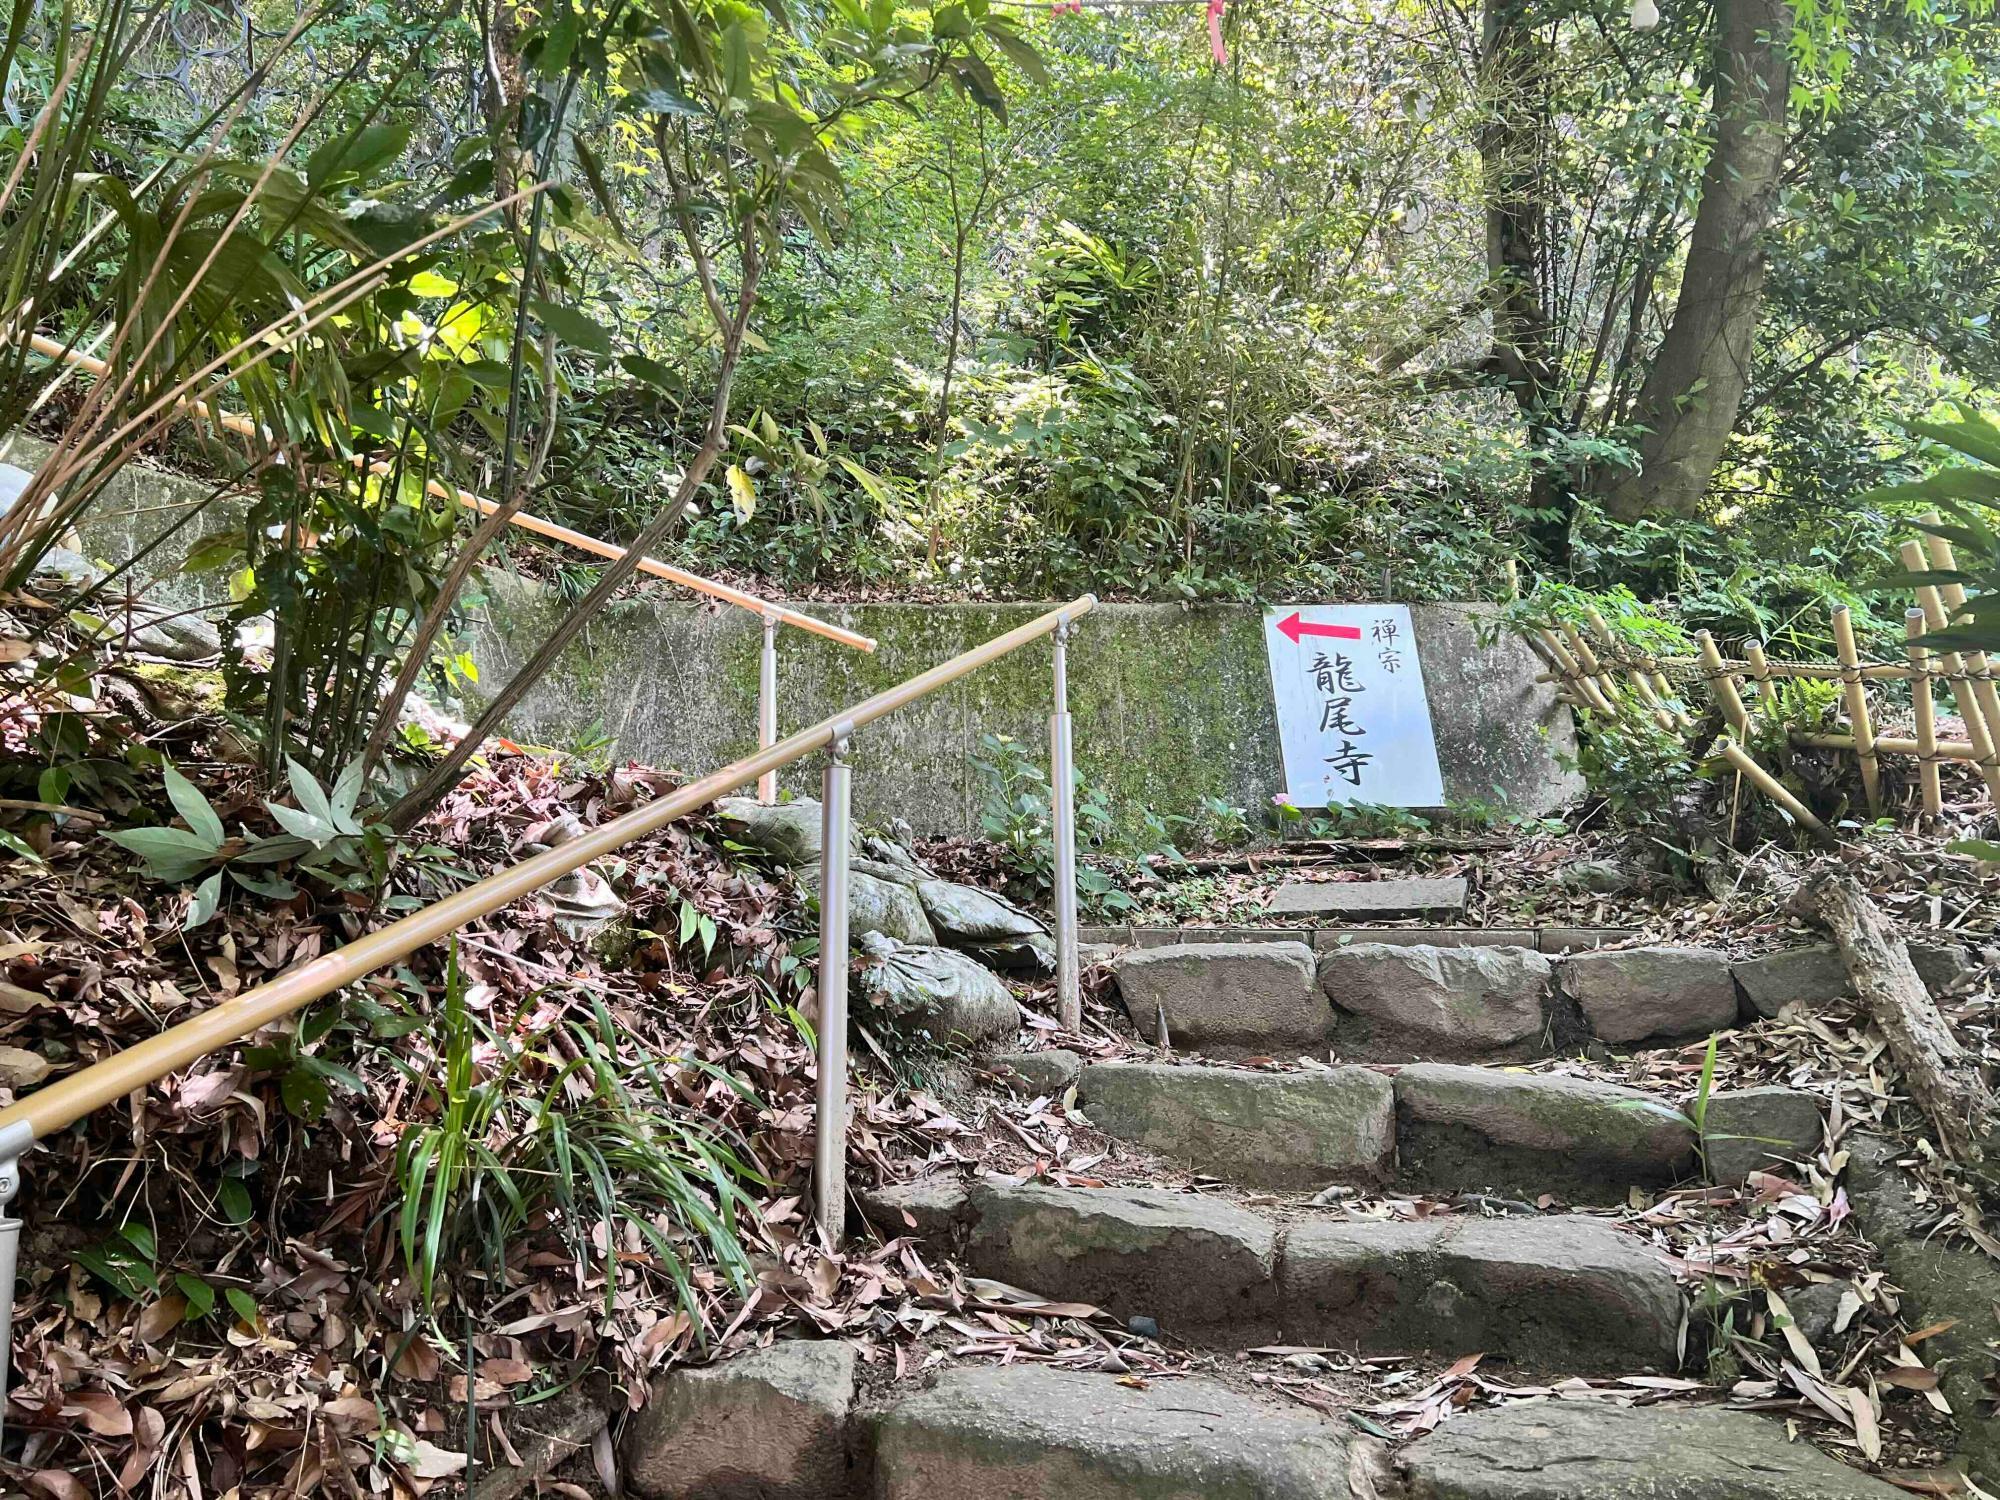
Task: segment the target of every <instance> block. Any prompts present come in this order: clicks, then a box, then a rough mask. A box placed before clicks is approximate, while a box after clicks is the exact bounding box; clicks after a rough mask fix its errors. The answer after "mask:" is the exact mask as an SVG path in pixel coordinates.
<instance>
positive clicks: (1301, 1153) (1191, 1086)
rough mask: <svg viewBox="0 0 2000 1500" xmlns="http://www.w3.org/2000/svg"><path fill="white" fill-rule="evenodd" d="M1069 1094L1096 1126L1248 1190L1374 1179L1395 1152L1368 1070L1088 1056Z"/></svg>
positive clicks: (1390, 1108)
mask: <svg viewBox="0 0 2000 1500" xmlns="http://www.w3.org/2000/svg"><path fill="white" fill-rule="evenodd" d="M1077 1095H1078V1098H1079V1099H1081V1100H1086V1101H1087V1103H1086V1104H1085V1106H1084V1108H1085V1111H1086V1113H1087V1114H1088V1116H1089V1118H1090V1120H1091V1122H1092V1123H1093V1124H1095V1125H1096V1126H1097V1127H1098V1128H1099V1129H1101V1130H1104V1131H1106V1132H1107V1133H1109V1134H1111V1135H1115V1136H1117V1137H1119V1138H1120V1139H1121V1140H1127V1141H1132V1142H1135V1143H1136V1144H1139V1145H1142V1146H1144V1147H1146V1149H1148V1150H1150V1151H1157V1152H1159V1153H1160V1154H1161V1155H1163V1156H1167V1157H1170V1158H1172V1159H1174V1160H1175V1161H1180V1162H1186V1163H1188V1164H1189V1165H1190V1166H1192V1167H1193V1168H1194V1169H1195V1170H1197V1171H1202V1172H1213V1173H1216V1174H1219V1175H1222V1176H1226V1177H1228V1178H1230V1179H1231V1180H1233V1181H1236V1182H1241V1183H1245V1184H1248V1185H1250V1186H1254V1187H1311V1188H1320V1187H1324V1186H1326V1184H1327V1183H1329V1182H1332V1181H1335V1180H1337V1179H1339V1180H1348V1181H1361V1182H1374V1181H1379V1180H1381V1179H1382V1178H1383V1177H1384V1176H1386V1175H1387V1173H1388V1170H1389V1167H1390V1164H1391V1159H1392V1157H1393V1155H1394V1152H1395V1146H1396V1117H1395V1087H1394V1085H1393V1084H1391V1083H1390V1081H1389V1079H1388V1078H1387V1077H1386V1076H1385V1075H1384V1074H1382V1073H1379V1072H1376V1071H1375V1070H1374V1069H1372V1068H1359V1067H1343V1068H1328V1069H1324V1070H1316V1071H1313V1072H1309V1073H1258V1072H1252V1071H1249V1070H1247V1069H1243V1068H1213V1067H1188V1066H1177V1065H1174V1064H1171V1063H1129V1062H1106V1063H1092V1064H1090V1066H1088V1067H1087V1068H1085V1069H1084V1072H1083V1077H1082V1079H1081V1081H1080V1082H1079V1084H1078V1088H1077Z"/></svg>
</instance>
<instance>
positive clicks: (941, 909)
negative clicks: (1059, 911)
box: [917, 880, 1047, 948]
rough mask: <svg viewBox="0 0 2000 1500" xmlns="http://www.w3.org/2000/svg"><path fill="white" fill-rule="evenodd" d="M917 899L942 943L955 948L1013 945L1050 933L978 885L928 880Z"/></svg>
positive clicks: (918, 891)
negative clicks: (982, 945)
mask: <svg viewBox="0 0 2000 1500" xmlns="http://www.w3.org/2000/svg"><path fill="white" fill-rule="evenodd" d="M917 897H918V899H919V900H921V901H922V902H923V904H924V915H925V916H927V917H929V918H930V919H931V926H933V927H935V928H936V929H937V935H938V941H939V942H942V943H949V944H950V945H951V946H952V947H954V948H970V947H974V946H977V945H979V944H982V943H1005V942H1013V941H1016V940H1018V939H1021V938H1027V937H1035V936H1039V935H1042V934H1044V933H1045V932H1046V931H1047V929H1046V928H1044V927H1043V926H1042V924H1041V923H1040V922H1038V921H1037V920H1035V918H1033V917H1031V916H1029V915H1028V913H1026V912H1024V911H1022V910H1021V908H1020V907H1018V906H1016V905H1015V904H1014V903H1013V902H1011V901H1009V900H1008V899H1007V898H1006V897H1005V896H1001V895H998V894H996V893H995V892H993V891H986V890H981V889H980V888H979V887H978V886H976V885H959V884H958V883H956V882H955V881H950V880H925V881H921V882H919V883H918V885H917Z"/></svg>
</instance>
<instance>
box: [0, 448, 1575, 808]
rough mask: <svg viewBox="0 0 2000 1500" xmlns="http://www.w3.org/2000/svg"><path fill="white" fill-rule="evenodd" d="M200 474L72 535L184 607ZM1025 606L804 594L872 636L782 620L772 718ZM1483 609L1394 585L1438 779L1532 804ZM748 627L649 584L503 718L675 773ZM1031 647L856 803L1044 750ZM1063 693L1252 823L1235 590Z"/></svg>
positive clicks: (863, 775) (827, 700)
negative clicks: (1419, 669) (1228, 599)
mask: <svg viewBox="0 0 2000 1500" xmlns="http://www.w3.org/2000/svg"><path fill="white" fill-rule="evenodd" d="M45 452H46V448H45V446H44V445H42V444H40V443H37V442H35V441H34V440H33V439H29V438H26V437H21V438H19V439H17V440H16V444H15V448H14V451H13V452H12V454H10V455H9V461H10V462H12V463H14V464H16V465H18V466H20V467H23V468H33V467H34V466H35V464H37V463H38V462H40V460H41V458H42V456H43V454H44V453H45ZM208 493H209V491H208V487H207V486H206V485H202V484H198V483H196V482H194V481H191V480H187V479H182V478H179V477H176V476H172V475H166V474H162V473H159V472H158V471H155V470H150V469H146V468H143V467H141V466H138V465H134V466H132V467H130V468H128V469H126V470H125V471H124V473H123V474H121V475H120V476H119V478H118V479H117V480H116V481H115V482H114V483H113V485H112V486H111V488H110V489H109V490H108V491H107V492H106V494H105V496H104V497H103V499H102V500H101V501H100V502H99V503H98V504H97V505H95V506H93V507H92V510H91V512H90V514H89V515H87V516H86V517H85V518H84V522H83V524H82V526H81V527H80V528H79V530H80V531H81V532H82V537H81V540H82V543H83V550H84V551H85V552H86V553H88V554H89V555H90V556H92V557H94V558H97V559H101V560H105V561H109V562H117V561H120V560H122V559H124V558H127V557H130V556H131V555H132V554H133V553H134V552H135V551H137V550H138V549H140V548H142V547H146V546H148V544H151V545H152V549H153V550H152V551H151V553H150V555H149V556H148V557H147V558H146V560H145V561H144V562H143V563H142V564H141V565H140V566H139V568H137V569H136V570H135V574H136V577H135V581H136V582H138V583H140V584H148V583H150V584H152V585H153V587H155V588H157V589H159V591H160V593H159V595H156V597H162V596H163V597H164V598H165V599H170V600H172V601H173V602H174V603H176V604H177V605H178V606H180V607H183V608H185V607H188V606H191V605H195V604H200V603H220V602H222V601H225V600H226V599H227V597H228V591H227V578H226V577H225V576H224V575H223V574H221V573H208V574H186V573H181V572H180V571H179V567H180V562H181V559H182V558H183V557H184V556H185V555H186V553H187V550H188V548H189V547H190V546H191V545H193V543H194V542H196V541H197V540H199V539H200V538H201V537H202V536H204V535H206V534H207V533H209V532H211V531H215V530H218V529H221V528H224V527H228V526H235V525H240V524H241V509H240V502H238V501H225V502H224V503H222V504H220V505H217V506H214V507H212V508H211V509H209V510H208V511H207V512H206V513H204V514H202V515H200V516H197V517H195V518H193V519H192V521H191V523H190V522H189V512H190V509H191V508H192V507H193V506H194V505H195V504H196V503H197V502H199V501H201V500H203V499H205V498H206V497H207V495H208ZM184 523H185V524H184ZM177 526H178V529H176V527H177ZM1047 608H1048V606H1047V605H1043V604H997V605H996V604H857V605H839V604H827V605H819V604H815V605H813V606H811V610H812V612H813V613H816V614H819V615H822V616H824V617H826V618H829V619H833V620H836V621H838V622H840V623H841V624H844V625H847V626H850V627H851V628H853V629H855V630H859V631H861V632H862V633H863V634H865V635H871V636H874V637H875V638H876V639H877V640H878V641H879V643H880V645H879V648H878V649H877V650H876V652H875V653H874V654H873V655H865V654H863V653H860V652H856V651H851V650H849V649H847V648H846V647H843V646H837V645H835V644H833V643H832V642H830V641H825V640H822V639H820V638H819V637H818V636H813V635H808V634H806V633H805V632H803V631H798V630H784V631H781V632H780V633H779V653H778V698H779V724H780V729H781V731H786V730H793V729H797V728H799V727H801V726H802V725H805V724H809V723H812V722H814V721H816V720H818V719H821V718H825V717H827V716H829V715H831V714H833V713H835V712H837V711H838V710H840V709H842V708H845V707H846V706H848V705H849V704H851V703H853V702H855V701H856V700H857V699H860V698H864V697H866V696H867V695H868V694H870V693H874V692H878V691H880V690H881V689H883V688H886V687H889V686H892V685H894V684H895V683H898V682H901V681H903V680H904V679H905V678H908V677H911V676H914V675H915V674H916V673H918V672H920V671H922V670H924V669H925V668H926V667H930V666H933V665H935V664H936V663H938V662H941V661H943V660H945V659H946V658H948V657H951V656H955V655H957V654H958V653H959V652H961V651H966V650H970V649H971V648H972V647H974V646H976V645H979V644H980V643H982V642H984V641H987V640H989V639H991V638H992V637H993V636H995V635H997V634H999V633H1000V632H1002V631H1004V630H1007V629H1010V628H1011V627H1013V626H1015V625H1018V624H1020V623H1021V622H1023V621H1025V620H1028V619H1032V618H1033V617H1034V616H1035V615H1037V614H1040V613H1041V612H1042V611H1043V610H1045V609H1047ZM557 610H558V605H557V603H556V601H555V599H554V597H553V596H552V595H551V594H550V593H549V592H548V591H547V590H545V589H544V588H542V587H541V586H540V585H537V584H534V583H531V582H528V581H526V580H524V579H521V578H518V577H515V576H513V575H511V574H506V573H492V574H489V575H488V577H487V584H486V597H485V601H484V603H483V604H481V605H480V606H478V607H477V608H476V609H475V611H474V613H475V616H476V624H475V628H474V630H473V632H472V640H471V642H470V644H471V646H472V650H473V654H474V657H475V659H476V660H477V661H478V663H479V668H480V678H481V681H482V682H483V683H485V684H486V685H487V686H489V687H490V686H492V685H493V684H495V683H498V682H500V681H502V680H504V678H505V677H506V676H507V674H509V673H510V672H512V671H513V669H514V668H515V667H517V666H519V665H520V663H521V662H522V661H523V660H524V659H525V658H526V657H527V655H528V654H529V653H530V652H531V651H533V649H534V647H535V645H536V643H538V642H539V641H541V640H542V639H543V637H544V635H545V634H546V632H547V631H548V629H549V627H550V625H551V623H552V622H553V620H554V618H555V616H556V613H557ZM1484 613H1490V611H1487V610H1486V608H1485V607H1484V606H1481V605H1474V604H1451V605H1413V606H1412V607H1411V618H1412V621H1413V623H1414V625H1415V628H1416V634H1417V645H1418V649H1419V651H1420V652H1421V653H1422V659H1423V668H1424V686H1425V688H1426V690H1427V692H1428V695H1429V698H1430V704H1431V718H1432V722H1433V724H1434V725H1435V727H1436V731H1437V738H1438V758H1439V760H1440V762H1441V764H1442V767H1443V771H1444V784H1445V795H1446V797H1447V798H1449V799H1450V800H1451V801H1453V802H1455V803H1463V802H1468V801H1479V802H1504V803H1506V804H1507V805H1508V806H1510V807H1513V808H1516V809H1519V810H1521V811H1526V812H1536V813H1539V812H1544V811H1547V810H1549V809H1550V808H1553V807H1556V806H1559V805H1560V804H1562V803H1563V802H1565V801H1567V800H1569V799H1570V798H1571V797H1574V796H1576V795H1577V794H1579V793H1580V792H1581V790H1582V784H1581V782H1580V781H1579V780H1578V779H1577V778H1576V776H1575V775H1574V774H1573V773H1569V772H1565V771H1564V770H1563V769H1562V768H1561V766H1560V765H1559V764H1558V761H1557V756H1558V755H1559V754H1560V753H1562V752H1566V751H1569V752H1573V751H1574V749H1575V732H1574V729H1573V727H1572V725H1571V723H1570V718H1569V714H1568V711H1567V710H1566V709H1564V708H1562V707H1561V706H1560V705H1559V704H1558V703H1557V702H1556V699H1555V695H1554V693H1553V692H1552V691H1551V690H1550V689H1549V688H1548V687H1547V686H1545V685H1539V684H1537V683H1536V682H1535V681H1534V677H1535V674H1536V672H1537V671H1538V670H1539V664H1538V663H1537V662H1536V660H1535V658H1534V657H1533V656H1532V655H1531V654H1530V653H1529V652H1528V650H1527V649H1526V648H1525V647H1523V646H1522V645H1520V644H1519V643H1518V642H1517V641H1515V640H1513V639H1512V638H1511V637H1507V638H1503V639H1500V640H1497V641H1494V642H1490V643H1486V642H1482V640H1481V634H1482V632H1481V631H1480V629H1479V622H1480V618H1481V615H1482V614H1484ZM762 632H763V627H762V625H761V623H760V622H759V621H758V619H757V618H756V617H755V616H753V615H749V614H747V613H745V612H743V611H741V610H736V609H728V608H721V607H714V606H709V605H705V604H700V603H694V602H690V601H687V600H686V598H685V596H682V595H677V594H675V593H674V592H672V591H670V590H665V589H658V588H651V587H649V588H648V590H647V591H646V592H645V593H642V594H640V595H638V596H636V597H633V598H630V599H627V600H623V601H621V602H619V603H618V604H616V605H614V606H613V607H612V608H611V609H609V610H608V611H606V612H605V613H604V615H602V616H601V617H600V618H598V619H597V620H595V621H593V622H592V623H591V625H590V626H589V628H588V629H587V630H586V631H585V633H584V635H583V637H582V638H581V640H579V641H578V643H577V644H576V645H575V646H574V647H573V648H572V649H571V650H570V651H569V652H568V653H567V654H566V655H565V656H564V658H563V659H562V661H561V663H560V664H559V666H558V668H557V670H556V671H555V672H554V673H553V674H552V675H551V676H550V678H549V679H548V680H547V681H545V682H543V683H542V684H541V685H540V686H539V687H538V688H536V689H535V690H534V691H533V692H532V693H531V694H530V695H529V697H528V699H527V701H526V702H525V703H523V704H522V706H521V708H520V709H519V710H518V711H517V712H516V713H515V714H514V716H513V718H512V721H511V723H510V724H509V726H508V728H509V732H510V733H511V734H512V735H513V736H514V737H515V738H516V739H519V740H522V741H524V742H534V743H541V744H547V745H552V746H556V747H559V748H569V747H573V746H575V745H577V744H579V743H581V742H582V741H583V740H585V739H586V738H588V737H590V736H591V735H592V734H593V733H599V734H604V735H608V736H610V738H611V740H612V742H613V746H614V749H615V753H616V754H618V755H619V756H620V757H624V758H630V759H633V760H639V761H645V762H650V763H654V764H658V765H663V766H669V767H673V768H676V769H679V770H681V771H684V772H688V773H690V774H693V773H698V772H702V771H706V770H709V769H712V768H713V767H715V766H718V765H721V764H723V763H724V762H726V761H729V760H731V759H734V758H735V757H737V756H739V755H742V754H745V753H747V752H748V751H750V750H751V749H753V748H755V742H756V725H757V656H758V647H759V644H760V643H761V640H762ZM1049 653H1050V647H1049V646H1048V644H1047V643H1040V644H1037V645H1034V646H1030V647H1027V648H1025V649H1023V650H1022V651H1020V652H1017V653H1016V654H1015V655H1013V656H1011V657H1009V658H1007V659H1005V660H1003V661H1000V662H997V663H995V664H994V665H992V666H990V667H988V668H987V669H986V670H984V671H982V672H978V673H975V674H974V675H973V676H971V677H969V678H967V679H965V680H963V681H962V682H960V683H958V684H956V685H954V686H953V687H951V688H948V689H946V690H944V691H941V692H939V693H937V694H935V695H933V696H932V697H930V698H928V699H925V700H923V701H922V702H919V703H916V704H913V705H911V706H910V707H909V708H906V709H904V710H903V711H902V712H900V713H898V714H895V715H893V716H891V717H890V718H888V719H886V720H883V721H882V722H880V723H878V724H875V725H872V726H871V727H870V728H869V729H868V730H866V731H865V732H864V733H862V734H861V735H860V736H859V737H858V740H857V743H856V745H855V749H854V762H855V766H856V776H855V794H856V797H857V800H858V803H859V806H860V809H861V811H862V813H863V815H864V816H866V817H869V818H871V819H874V820H877V821H880V820H883V819H886V818H889V817H892V816H900V817H904V818H907V819H909V821H910V823H911V824H912V825H913V826H914V827H915V828H916V829H917V830H918V831H919V832H922V833H942V834H957V833H968V832H971V831H972V830H973V829H974V828H975V827H976V826H977V821H978V816H979V806H980V802H981V800H982V797H983V794H984V789H983V787H982V785H981V782H980V777H979V773H978V772H977V771H976V770H975V769H974V768H973V766H972V764H971V756H972V754H973V753H974V751H975V750H976V749H977V747H978V744H979V737H980V735H981V734H983V733H988V732H994V733H1002V734H1010V735H1013V736H1014V737H1015V738H1017V739H1019V740H1022V741H1023V742H1024V743H1026V744H1028V745H1030V746H1032V747H1033V748H1034V752H1035V754H1036V755H1038V756H1043V757H1045V755H1046V749H1047V745H1048V712H1049V692H1050V682H1049ZM1070 707H1071V709H1072V710H1073V712H1074V713H1075V715H1076V748H1077V758H1078V761H1079V763H1080V765H1081V766H1082V768H1083V771H1084V774H1085V775H1086V776H1087V777H1088V778H1089V779H1090V780H1091V781H1093V782H1095V783H1098V784H1099V785H1102V786H1104V787H1105V788H1107V789H1108V790H1109V791H1110V792H1111V793H1112V795H1113V797H1114V798H1115V799H1117V801H1118V802H1119V803H1120V804H1121V805H1122V806H1123V807H1124V808H1125V809H1127V810H1128V811H1129V810H1132V809H1136V808H1139V807H1151V808H1153V809H1154V810H1155V811H1158V812H1162V813H1181V814H1192V813H1194V812H1195V811H1196V810H1197V809H1198V808H1199V807H1200V805H1201V801H1202V799H1203V798H1204V797H1222V798H1226V799H1227V800H1228V801H1230V802H1231V803H1234V804H1236V805H1238V806H1242V807H1246V808H1249V809H1251V810H1252V812H1253V821H1254V822H1255V823H1256V824H1257V825H1259V826H1261V824H1262V822H1263V819H1262V818H1261V817H1256V816H1255V814H1256V812H1257V811H1258V810H1260V809H1261V808H1263V807H1265V806H1268V804H1269V802H1270V799H1271V796H1272V794H1273V793H1275V792H1276V791H1278V790H1279V789H1280V788H1281V787H1282V785H1283V775H1282V771H1281V767H1280V763H1279V758H1278V737H1277V724H1276V721H1275V717H1274V714H1273V710H1272V704H1271V683H1270V673H1269V669H1268V667H1267V665H1266V662H1265V655H1264V637H1263V626H1262V619H1261V613H1260V611H1259V610H1257V609H1256V608H1253V607H1250V606H1235V605H1214V606H1203V607H1196V608H1185V607H1183V606H1180V605H1173V604H1107V605H1101V606H1099V607H1098V609H1097V610H1095V611H1094V612H1092V613H1091V614H1090V615H1088V616H1087V617H1085V619H1084V620H1083V621H1081V622H1080V623H1079V625H1078V627H1077V636H1076V639H1075V642H1074V644H1073V645H1072V647H1071V650H1070ZM818 775H819V766H818V764H817V762H816V761H815V762H812V763H808V764H806V765H804V766H801V767H797V768H794V769H793V770H792V771H790V772H788V773H787V774H786V775H785V776H784V777H783V784H784V785H785V786H787V787H788V788H790V789H791V790H792V791H794V792H797V793H799V794H801V795H806V794H815V793H816V790H817V785H818V781H817V778H818Z"/></svg>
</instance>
